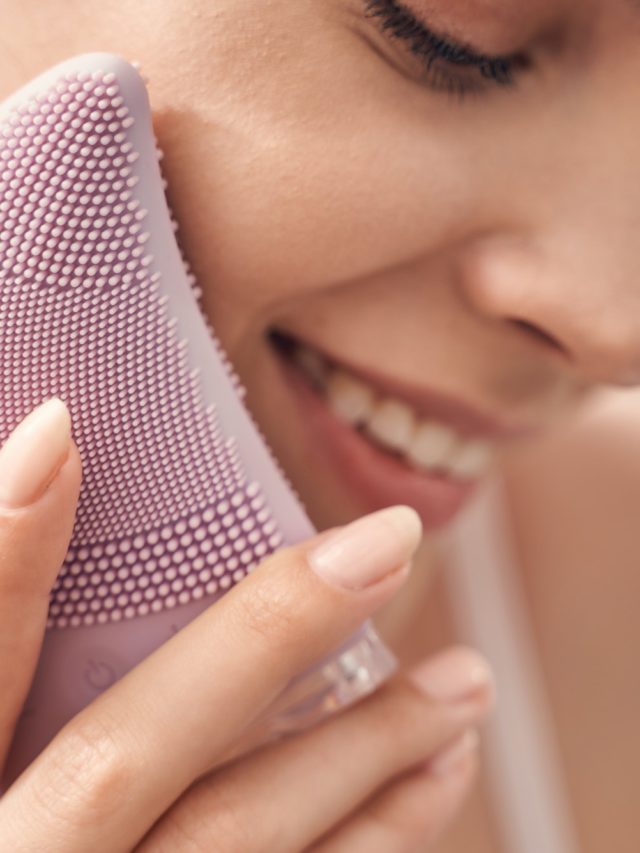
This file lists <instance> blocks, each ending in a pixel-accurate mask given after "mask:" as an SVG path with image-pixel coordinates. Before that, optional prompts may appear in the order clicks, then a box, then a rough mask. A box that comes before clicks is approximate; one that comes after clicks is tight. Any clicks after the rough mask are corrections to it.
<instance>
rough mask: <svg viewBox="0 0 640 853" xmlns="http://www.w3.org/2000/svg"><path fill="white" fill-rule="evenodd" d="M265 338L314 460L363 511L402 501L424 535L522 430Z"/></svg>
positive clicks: (283, 338) (300, 345)
mask: <svg viewBox="0 0 640 853" xmlns="http://www.w3.org/2000/svg"><path fill="white" fill-rule="evenodd" d="M269 340H270V343H271V345H272V349H273V352H274V353H275V354H276V357H277V362H278V365H279V367H280V369H281V372H282V375H283V378H284V380H285V383H286V385H287V387H288V389H289V391H290V393H291V394H292V396H293V397H294V399H295V403H296V406H297V408H298V411H299V412H300V414H301V417H302V419H303V423H304V424H305V426H306V430H307V432H308V433H309V435H310V441H311V442H312V443H313V446H314V447H316V448H317V453H318V454H319V456H320V457H321V458H322V461H323V463H326V464H328V465H330V466H331V467H332V469H334V470H335V471H336V473H337V475H338V476H339V477H340V478H341V480H342V481H343V482H344V483H345V486H346V487H347V488H349V489H350V490H352V491H353V492H355V493H357V496H358V498H359V500H360V503H362V504H363V505H364V506H365V507H366V508H367V510H369V511H372V510H373V509H376V508H379V507H382V506H388V505H389V504H392V503H406V504H409V505H411V506H413V507H414V508H415V509H416V510H417V511H418V512H419V513H420V515H421V517H422V520H423V524H424V526H425V529H434V528H438V527H442V526H444V525H446V524H447V523H448V522H449V521H451V520H452V518H453V517H454V516H455V515H456V514H457V512H458V511H459V510H460V509H461V507H462V506H463V505H464V503H466V501H467V500H468V499H469V497H470V496H471V494H472V493H473V492H474V490H475V488H476V487H477V485H478V483H479V482H480V480H481V479H482V477H483V476H484V475H485V474H486V473H487V472H488V471H489V470H490V469H491V467H492V465H493V463H494V461H495V457H496V451H497V448H498V445H499V444H500V443H501V442H502V441H504V440H507V439H509V438H511V437H514V436H515V434H516V433H518V432H521V431H520V430H515V429H513V428H507V427H505V426H504V425H502V424H498V423H496V422H495V421H493V420H491V419H490V418H489V417H487V416H486V415H484V414H481V413H478V412H473V411H471V410H470V409H468V408H467V407H465V406H463V405H462V404H460V403H457V402H455V401H451V400H444V399H443V398H442V397H437V396H436V395H434V396H433V397H430V396H428V395H427V394H425V393H423V392H420V395H419V399H418V397H417V395H416V392H415V389H408V391H407V389H405V388H403V389H402V390H401V391H400V393H391V391H392V389H391V388H390V383H389V382H388V381H387V382H385V381H384V380H382V381H380V379H379V378H378V377H376V379H375V380H372V378H371V374H369V373H367V374H366V375H365V372H364V371H362V370H354V369H353V368H352V367H351V366H347V365H346V364H344V363H341V362H338V361H337V360H336V359H334V358H332V357H331V356H329V355H327V354H326V353H325V352H322V351H320V350H319V349H317V348H315V347H314V346H312V345H310V344H309V343H307V342H303V341H301V340H299V339H297V338H295V337H293V336H291V335H290V334H289V333H288V332H287V333H284V332H282V331H281V330H279V329H278V330H275V329H272V330H271V331H270V333H269ZM398 387H399V386H398V385H397V383H395V384H394V386H393V391H395V390H396V388H398ZM403 391H404V392H405V393H402V392H403Z"/></svg>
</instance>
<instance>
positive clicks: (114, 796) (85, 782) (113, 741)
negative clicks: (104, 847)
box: [38, 714, 135, 828]
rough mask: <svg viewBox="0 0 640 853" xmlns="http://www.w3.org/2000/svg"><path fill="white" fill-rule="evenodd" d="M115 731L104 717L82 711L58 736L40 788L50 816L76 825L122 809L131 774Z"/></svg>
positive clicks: (130, 768)
mask: <svg viewBox="0 0 640 853" xmlns="http://www.w3.org/2000/svg"><path fill="white" fill-rule="evenodd" d="M115 732H116V726H115V725H111V724H110V721H109V720H108V719H107V718H98V717H95V716H89V715H88V714H87V715H83V714H80V715H79V716H78V717H76V718H75V719H74V720H73V722H72V723H71V724H70V725H69V727H68V728H67V729H64V730H63V731H62V732H61V733H59V734H58V736H57V737H56V738H55V739H54V741H53V742H52V744H51V745H50V747H49V750H50V755H49V757H48V761H47V764H46V770H45V773H44V774H43V775H44V780H43V783H42V784H41V785H40V786H39V788H38V794H39V796H40V799H41V801H42V802H43V804H44V805H45V806H46V808H47V810H48V813H49V814H51V815H52V816H56V815H57V816H58V818H59V819H61V820H64V821H65V822H68V823H73V824H74V826H75V827H76V828H79V827H80V826H84V825H87V824H89V825H93V824H94V823H95V821H96V820H97V819H104V818H107V817H109V816H110V815H113V814H115V813H116V812H117V811H118V810H119V809H120V808H122V806H123V805H124V803H125V802H126V800H127V798H128V796H129V791H130V790H131V785H132V784H133V783H134V780H135V773H134V768H133V767H132V765H131V763H130V761H129V760H127V757H126V754H125V752H124V750H123V748H122V745H121V744H120V742H119V739H118V737H117V735H116V733H115Z"/></svg>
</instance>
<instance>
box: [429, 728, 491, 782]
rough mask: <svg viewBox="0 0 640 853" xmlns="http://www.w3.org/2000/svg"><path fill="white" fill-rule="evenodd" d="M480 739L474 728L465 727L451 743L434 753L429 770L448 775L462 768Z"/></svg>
mask: <svg viewBox="0 0 640 853" xmlns="http://www.w3.org/2000/svg"><path fill="white" fill-rule="evenodd" d="M479 741H480V739H479V737H478V732H477V731H476V730H475V729H467V730H466V731H465V732H463V733H462V734H461V735H460V737H458V738H456V739H455V740H454V741H453V743H451V744H450V745H449V746H447V747H445V748H444V749H442V750H441V751H440V752H438V753H436V754H435V755H434V756H433V758H432V759H431V760H430V761H429V763H428V767H429V771H430V772H431V773H432V774H433V775H434V776H449V775H450V774H452V773H455V772H456V771H457V770H460V769H462V767H463V766H464V765H465V764H466V762H467V760H468V758H469V756H470V755H471V753H472V752H475V750H476V749H477V748H478V743H479Z"/></svg>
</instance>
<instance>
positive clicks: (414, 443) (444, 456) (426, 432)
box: [407, 421, 457, 468]
mask: <svg viewBox="0 0 640 853" xmlns="http://www.w3.org/2000/svg"><path fill="white" fill-rule="evenodd" d="M456 442H457V436H456V434H455V432H454V431H453V430H452V429H449V427H446V426H442V425H441V424H436V423H433V422H432V421H428V422H425V423H422V424H420V425H419V426H418V428H417V429H416V431H415V433H414V434H413V438H412V439H411V443H410V445H409V448H408V450H407V456H408V457H409V459H410V460H411V461H412V462H413V463H414V464H416V465H418V466H419V467H422V468H442V467H444V466H445V465H446V463H447V460H448V459H449V457H450V456H452V454H453V450H454V448H455V446H456Z"/></svg>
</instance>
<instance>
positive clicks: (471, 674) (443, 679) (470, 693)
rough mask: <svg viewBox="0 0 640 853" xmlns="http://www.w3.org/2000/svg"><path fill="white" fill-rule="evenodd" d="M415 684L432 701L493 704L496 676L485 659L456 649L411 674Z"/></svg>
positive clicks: (460, 647)
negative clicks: (474, 701) (468, 701)
mask: <svg viewBox="0 0 640 853" xmlns="http://www.w3.org/2000/svg"><path fill="white" fill-rule="evenodd" d="M409 678H410V679H411V681H413V683H414V684H415V685H416V687H418V689H419V690H421V691H422V692H423V693H426V695H427V696H429V697H430V698H432V699H436V700H438V701H441V702H464V701H465V700H473V699H477V700H479V701H480V702H481V703H482V705H483V706H484V705H486V706H487V707H489V706H491V705H492V704H493V701H494V695H495V684H494V678H493V673H492V671H491V668H490V666H489V664H488V663H487V661H486V660H485V659H484V658H483V657H482V655H480V654H478V652H475V651H474V650H473V649H468V648H465V647H462V646H455V647H454V648H451V649H447V650H446V651H444V652H440V653H439V654H437V655H436V656H435V657H431V658H429V659H428V660H426V661H424V662H423V663H421V664H419V665H418V666H417V667H415V669H413V670H412V671H411V672H410V673H409Z"/></svg>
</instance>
